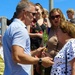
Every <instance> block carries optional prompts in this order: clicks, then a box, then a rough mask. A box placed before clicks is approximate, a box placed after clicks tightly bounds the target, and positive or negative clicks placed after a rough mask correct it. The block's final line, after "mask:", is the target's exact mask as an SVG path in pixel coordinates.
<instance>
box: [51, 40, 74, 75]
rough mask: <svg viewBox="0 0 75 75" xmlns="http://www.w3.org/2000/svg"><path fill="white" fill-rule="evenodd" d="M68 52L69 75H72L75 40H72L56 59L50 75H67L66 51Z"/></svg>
mask: <svg viewBox="0 0 75 75" xmlns="http://www.w3.org/2000/svg"><path fill="white" fill-rule="evenodd" d="M66 50H67V53H66V54H67V75H71V65H70V63H69V62H70V61H71V60H72V59H74V58H75V39H70V40H69V41H68V42H67V43H66V44H65V45H64V47H63V48H62V49H61V50H60V51H59V53H58V54H57V55H56V56H55V58H54V64H53V66H52V70H51V74H50V75H65V51H66Z"/></svg>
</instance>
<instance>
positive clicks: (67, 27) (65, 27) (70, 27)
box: [59, 21, 75, 38]
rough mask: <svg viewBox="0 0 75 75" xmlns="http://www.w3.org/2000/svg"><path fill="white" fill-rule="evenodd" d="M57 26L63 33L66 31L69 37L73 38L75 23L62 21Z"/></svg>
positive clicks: (74, 36)
mask: <svg viewBox="0 0 75 75" xmlns="http://www.w3.org/2000/svg"><path fill="white" fill-rule="evenodd" d="M59 27H60V29H61V30H62V31H63V32H64V33H68V35H69V36H70V37H72V38H75V25H74V24H73V23H71V22H69V21H62V22H61V23H60V25H59Z"/></svg>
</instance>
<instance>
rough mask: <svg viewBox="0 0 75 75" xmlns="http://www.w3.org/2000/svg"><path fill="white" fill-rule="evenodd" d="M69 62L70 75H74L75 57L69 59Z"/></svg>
mask: <svg viewBox="0 0 75 75" xmlns="http://www.w3.org/2000/svg"><path fill="white" fill-rule="evenodd" d="M70 64H71V67H72V73H71V75H75V58H74V59H72V60H71V61H70Z"/></svg>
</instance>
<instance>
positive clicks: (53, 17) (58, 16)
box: [51, 15, 60, 20]
mask: <svg viewBox="0 0 75 75" xmlns="http://www.w3.org/2000/svg"><path fill="white" fill-rule="evenodd" d="M55 18H60V15H55V16H51V19H52V20H54V19H55Z"/></svg>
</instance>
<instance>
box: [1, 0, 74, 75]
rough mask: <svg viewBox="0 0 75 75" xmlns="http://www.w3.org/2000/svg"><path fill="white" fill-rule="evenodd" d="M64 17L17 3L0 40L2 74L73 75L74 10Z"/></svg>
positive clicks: (39, 6)
mask: <svg viewBox="0 0 75 75" xmlns="http://www.w3.org/2000/svg"><path fill="white" fill-rule="evenodd" d="M66 14H67V17H68V19H66V18H65V16H64V14H63V12H62V11H61V9H59V8H53V9H51V10H50V11H48V10H46V9H45V8H43V7H42V5H41V4H40V3H36V4H33V3H32V2H30V1H24V0H22V1H20V2H19V3H18V5H17V6H16V11H15V12H14V15H13V17H12V18H11V20H9V19H7V25H8V27H7V29H6V31H5V33H4V36H3V37H2V46H3V55H4V56H3V60H4V63H5V67H4V75H75V11H74V10H73V9H68V10H67V11H66ZM44 32H46V34H47V35H48V40H47V42H46V44H45V46H44V40H43V36H44Z"/></svg>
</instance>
